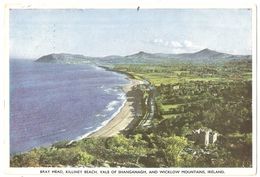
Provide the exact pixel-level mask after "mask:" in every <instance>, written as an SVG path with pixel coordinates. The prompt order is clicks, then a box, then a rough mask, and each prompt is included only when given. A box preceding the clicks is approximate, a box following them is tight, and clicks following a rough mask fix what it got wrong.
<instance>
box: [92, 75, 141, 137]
mask: <svg viewBox="0 0 260 177" xmlns="http://www.w3.org/2000/svg"><path fill="white" fill-rule="evenodd" d="M142 83H143V82H142V81H140V80H134V79H131V83H130V84H128V85H126V86H124V87H123V91H124V92H125V93H126V97H127V100H126V102H125V104H124V106H123V107H122V108H121V110H120V112H119V113H118V114H117V115H116V116H115V117H114V118H113V119H112V120H111V121H109V122H108V123H107V124H106V125H105V126H104V127H102V128H101V129H99V130H97V131H96V132H93V133H92V134H90V135H89V136H88V138H92V137H111V136H115V135H116V134H118V133H119V132H120V131H122V130H125V129H126V128H127V127H128V126H130V124H131V123H132V122H133V120H134V119H135V118H137V113H138V112H140V111H141V97H140V95H139V94H138V93H137V92H136V91H133V88H134V86H136V85H139V84H142Z"/></svg>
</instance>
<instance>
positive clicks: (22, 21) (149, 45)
mask: <svg viewBox="0 0 260 177" xmlns="http://www.w3.org/2000/svg"><path fill="white" fill-rule="evenodd" d="M251 15H252V12H251V10H248V9H140V10H139V11H137V10H136V9H66V10H64V9H63V10H62V9H59V10H58V9H52V10H51V9H11V10H10V18H9V31H10V33H9V43H10V46H9V48H10V57H11V58H27V59H37V58H39V57H41V56H43V55H48V54H51V53H72V54H83V55H85V56H108V55H122V56H125V55H131V54H134V53H137V52H139V51H145V52H149V53H190V52H196V51H199V50H202V49H204V48H209V49H212V50H216V51H219V52H226V53H230V54H251V50H252V37H251V35H252V29H251V28H252V22H251Z"/></svg>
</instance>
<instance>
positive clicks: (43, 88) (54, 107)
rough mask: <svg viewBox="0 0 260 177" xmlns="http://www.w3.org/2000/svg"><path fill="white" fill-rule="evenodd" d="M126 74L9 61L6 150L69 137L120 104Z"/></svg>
mask: <svg viewBox="0 0 260 177" xmlns="http://www.w3.org/2000/svg"><path fill="white" fill-rule="evenodd" d="M128 83H129V80H128V79H127V78H126V76H125V75H122V74H118V73H115V72H111V71H107V70H104V69H102V68H98V67H96V66H93V65H67V64H50V63H49V64H48V63H38V62H33V61H31V60H15V59H11V60H10V153H11V154H14V153H18V152H24V151H27V150H30V149H32V148H34V147H39V146H47V145H50V144H53V143H55V142H58V141H63V140H68V141H70V140H74V139H79V138H81V137H84V136H86V135H87V134H89V133H91V132H93V131H95V130H97V129H98V128H100V127H102V126H103V125H104V124H105V123H106V122H108V120H110V119H111V118H112V116H113V115H115V114H116V112H118V111H119V109H120V108H121V107H122V105H123V103H124V101H125V99H126V98H125V94H124V92H123V91H122V89H121V86H123V85H124V84H128Z"/></svg>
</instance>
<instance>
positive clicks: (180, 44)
mask: <svg viewBox="0 0 260 177" xmlns="http://www.w3.org/2000/svg"><path fill="white" fill-rule="evenodd" d="M152 44H153V45H156V46H160V47H163V48H165V49H168V50H169V51H171V52H174V53H182V52H194V51H198V50H201V49H203V46H200V45H196V44H194V43H193V42H192V41H190V40H183V41H176V40H163V39H159V38H158V39H154V40H152Z"/></svg>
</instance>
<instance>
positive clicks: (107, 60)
mask: <svg viewBox="0 0 260 177" xmlns="http://www.w3.org/2000/svg"><path fill="white" fill-rule="evenodd" d="M241 60H243V61H244V60H245V61H247V62H251V60H252V56H251V55H231V54H227V53H221V52H217V51H214V50H210V49H203V50H201V51H198V52H195V53H182V54H165V53H146V52H143V51H141V52H138V53H136V54H133V55H128V56H117V55H111V56H106V57H87V56H83V55H73V54H64V53H61V54H50V55H45V56H42V57H40V58H39V59H38V60H36V62H45V63H67V64H80V63H92V64H98V65H114V64H147V63H150V64H151V63H152V64H156V63H160V64H166V63H205V64H210V63H223V62H235V61H241Z"/></svg>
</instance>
